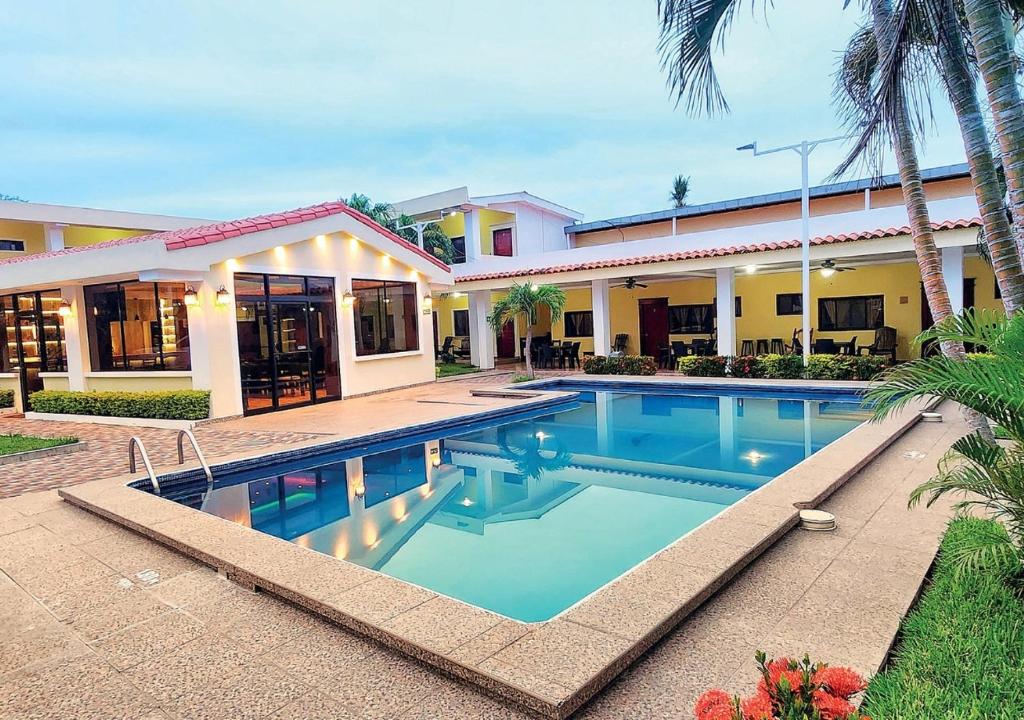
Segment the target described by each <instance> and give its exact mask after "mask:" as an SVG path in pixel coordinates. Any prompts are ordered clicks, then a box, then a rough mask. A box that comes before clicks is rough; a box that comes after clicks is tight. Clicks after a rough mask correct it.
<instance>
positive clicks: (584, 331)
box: [565, 310, 594, 337]
mask: <svg viewBox="0 0 1024 720" xmlns="http://www.w3.org/2000/svg"><path fill="white" fill-rule="evenodd" d="M565 336H566V337H593V336H594V313H593V312H591V311H590V310H578V311H574V312H567V313H566V314H565Z"/></svg>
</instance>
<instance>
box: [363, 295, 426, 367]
mask: <svg viewBox="0 0 1024 720" xmlns="http://www.w3.org/2000/svg"><path fill="white" fill-rule="evenodd" d="M360 282H364V283H380V285H381V286H380V287H379V288H377V290H378V292H379V291H383V293H384V294H383V296H382V301H381V302H378V306H384V305H387V304H388V302H390V300H391V299H392V297H391V296H390V295H389V293H388V290H389V289H390V288H395V287H405V286H408V287H411V288H413V293H412V298H413V309H412V313H413V326H414V327H415V329H416V338H415V340H416V345H415V347H408V341H407V342H406V343H405V345H406V346H405V347H403V348H401V349H390V350H385V351H383V352H382V351H381V350H380V342H379V340H380V338H379V337H375V338H374V339H375V345H376V347H375V348H374V350H373V351H372V352H364V351H362V343H361V342H360V339H361V338H362V332H360V331H358V330H359V323H360V322H361V320H362V317H363V315H362V313H361V312H359V310H358V303H359V295H358V292H359V291H362V290H368V289H370V288H356V287H355V285H356V283H360ZM351 287H352V290H351V292H352V294H353V296H355V300H354V302H353V304H352V310H353V312H352V339H353V344H354V350H355V359H356V360H364V359H366V358H373V357H391V356H394V355H403V354H405V355H407V354H413V353H422V352H423V342H422V338H421V337H420V335H422V332H421V328H420V297H419V283H416V282H410V281H408V280H389V279H383V278H368V277H354V278H352V282H351ZM378 297H381V296H378ZM397 297H399V298H404V297H405V293H404V292H403V293H400V294H399V295H398V296H397ZM373 317H374V319H375V322H374V335H375V336H377V335H379V333H380V332H381V331H383V332H384V334H385V336H387V337H388V338H389V340H390V335H391V333H390V332H389V331H388V328H389V324H388V318H389V317H392V318H393V317H395V316H394V315H391V316H389V315H387V314H386V313H385V314H383V315H382V314H381V313H380V307H378V311H377V313H376V314H375V315H374V316H373ZM382 319H383V322H381V320H382ZM403 319H405V318H404V316H403ZM390 327H394V323H392V324H391V325H390ZM389 344H390V343H389Z"/></svg>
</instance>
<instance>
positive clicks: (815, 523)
mask: <svg viewBox="0 0 1024 720" xmlns="http://www.w3.org/2000/svg"><path fill="white" fill-rule="evenodd" d="M800 527H802V528H803V529H804V530H817V531H819V532H825V531H829V530H835V529H836V516H835V515H833V514H832V513H830V512H825V511H824V510H801V511H800Z"/></svg>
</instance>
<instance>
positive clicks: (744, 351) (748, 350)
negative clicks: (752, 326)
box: [740, 340, 754, 357]
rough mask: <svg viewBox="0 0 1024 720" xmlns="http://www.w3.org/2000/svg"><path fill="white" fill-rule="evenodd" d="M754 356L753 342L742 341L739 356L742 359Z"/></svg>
mask: <svg viewBox="0 0 1024 720" xmlns="http://www.w3.org/2000/svg"><path fill="white" fill-rule="evenodd" d="M753 354H754V341H753V340H744V341H743V342H741V343H740V355H741V356H742V357H748V356H750V355H753Z"/></svg>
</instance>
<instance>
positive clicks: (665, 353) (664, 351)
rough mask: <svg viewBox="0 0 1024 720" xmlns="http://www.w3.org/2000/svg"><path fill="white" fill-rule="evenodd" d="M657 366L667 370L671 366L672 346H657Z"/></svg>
mask: <svg viewBox="0 0 1024 720" xmlns="http://www.w3.org/2000/svg"><path fill="white" fill-rule="evenodd" d="M658 367H659V368H661V369H662V370H668V369H669V368H671V367H672V346H671V345H662V346H661V347H659V348H658Z"/></svg>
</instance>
